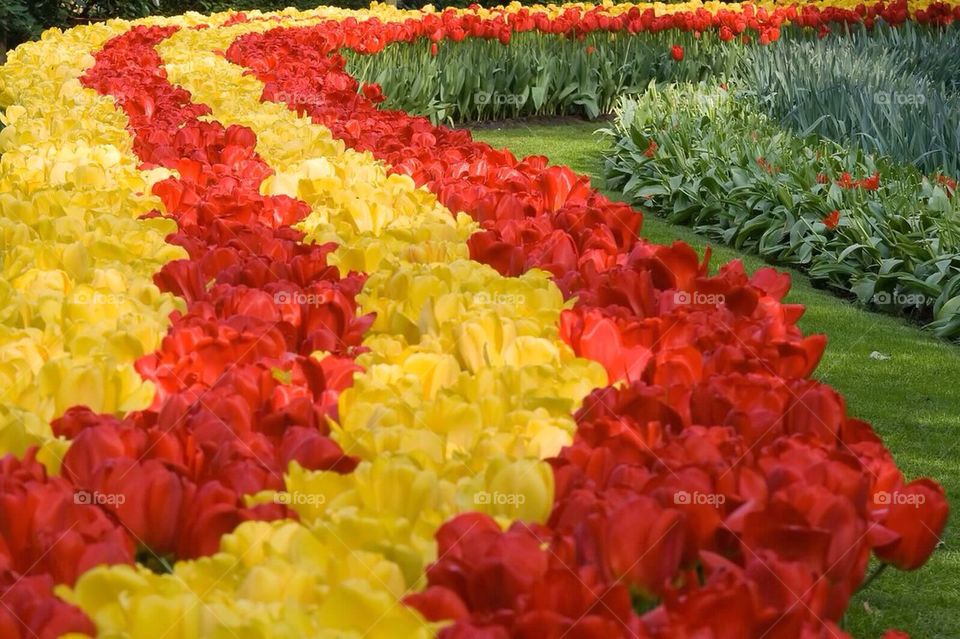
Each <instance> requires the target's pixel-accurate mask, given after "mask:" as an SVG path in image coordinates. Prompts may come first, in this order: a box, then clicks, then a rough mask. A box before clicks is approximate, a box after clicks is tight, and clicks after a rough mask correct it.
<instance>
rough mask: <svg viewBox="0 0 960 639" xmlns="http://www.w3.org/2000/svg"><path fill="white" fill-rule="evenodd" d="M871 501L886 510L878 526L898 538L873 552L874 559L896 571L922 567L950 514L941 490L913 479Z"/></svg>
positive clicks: (877, 495) (925, 481)
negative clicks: (875, 557)
mask: <svg viewBox="0 0 960 639" xmlns="http://www.w3.org/2000/svg"><path fill="white" fill-rule="evenodd" d="M874 501H876V502H877V503H878V504H879V505H881V506H886V510H887V512H886V515H885V516H882V517H881V518H880V522H881V523H882V524H883V526H884V527H886V528H888V529H889V530H891V531H893V532H894V533H896V534H897V535H898V538H897V540H896V541H893V542H891V543H888V544H886V545H884V546H881V547H879V548H877V549H876V550H875V552H876V555H877V557H878V558H879V559H880V560H881V561H884V562H886V563H889V564H893V565H894V566H896V567H897V568H899V569H900V570H916V569H917V568H919V567H920V566H922V565H923V564H925V563H926V561H927V559H929V558H930V555H931V554H932V553H933V550H934V548H936V546H937V544H938V543H940V535H941V534H943V528H944V526H946V523H947V516H948V515H949V513H950V506H949V505H948V504H947V499H946V494H945V493H944V490H943V487H942V486H940V485H939V484H937V483H936V482H934V481H932V480H930V479H927V478H923V479H917V480H915V481H912V482H910V483H909V484H907V485H906V486H904V487H903V488H901V489H900V490H896V491H893V492H889V493H876V494H875V495H874Z"/></svg>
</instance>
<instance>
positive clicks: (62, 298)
mask: <svg viewBox="0 0 960 639" xmlns="http://www.w3.org/2000/svg"><path fill="white" fill-rule="evenodd" d="M897 6H899V5H897ZM924 6H925V7H926V5H924ZM677 7H679V8H677V9H671V10H669V11H667V12H666V13H665V14H663V15H661V16H657V15H656V14H654V13H653V10H652V9H649V8H643V9H641V8H639V7H637V6H627V7H616V6H614V7H602V8H597V9H588V8H585V7H583V6H575V7H560V8H552V9H549V10H544V11H532V12H531V11H528V10H526V9H518V8H511V9H507V10H498V11H492V12H491V11H487V10H482V9H472V10H466V11H461V12H445V13H443V14H440V15H437V14H433V13H424V14H416V15H418V18H419V19H416V20H411V19H410V16H411V14H409V13H405V12H399V11H396V10H391V9H380V10H379V11H382V16H383V20H380V19H376V18H374V19H370V20H357V19H356V18H354V17H353V16H352V15H351V14H348V13H346V12H342V11H339V10H325V9H321V10H317V11H316V12H307V13H305V14H302V15H299V14H286V15H277V16H254V17H253V18H250V17H248V16H245V15H243V14H236V15H229V16H219V17H216V18H215V19H211V20H209V21H208V20H204V19H201V18H200V17H199V16H191V17H188V18H181V19H172V20H168V19H156V20H152V21H150V22H151V24H147V25H139V26H135V27H133V28H129V29H128V28H127V26H126V25H122V24H111V25H100V26H93V27H87V28H84V29H78V30H74V31H72V32H69V33H68V34H63V35H62V36H61V37H60V38H59V39H52V43H53V44H51V41H44V42H40V43H36V44H33V45H28V46H27V47H25V48H24V49H22V50H21V51H18V52H16V53H15V54H14V55H13V56H12V60H11V64H10V65H8V66H9V68H5V69H4V72H3V75H2V77H3V82H4V92H5V94H6V95H8V96H12V99H13V100H15V101H18V102H19V103H21V104H22V105H25V106H21V104H17V105H15V106H11V107H9V108H8V109H7V112H6V116H5V117H6V120H5V121H6V122H7V123H8V124H9V126H8V127H7V128H6V129H5V130H4V131H3V133H2V134H0V143H2V144H3V149H4V151H5V154H4V156H3V161H2V164H0V168H2V169H3V170H2V172H0V183H2V184H4V185H5V186H8V187H9V189H8V190H9V192H10V195H7V193H6V190H5V193H4V199H2V200H0V205H2V208H0V211H2V213H3V215H2V217H0V220H2V223H3V228H4V229H5V233H7V234H8V235H9V236H10V237H11V238H16V239H17V241H18V242H22V246H23V247H24V249H23V254H22V255H20V257H21V258H22V259H19V260H18V259H8V260H6V261H5V262H4V265H5V268H6V269H8V270H9V269H11V268H13V269H14V271H11V272H10V273H7V272H5V273H4V278H3V282H4V286H5V287H7V289H8V292H7V293H5V295H7V296H8V297H9V298H10V300H11V303H10V305H9V307H8V311H7V314H6V315H5V316H4V324H3V326H4V331H5V332H4V334H3V338H4V341H3V342H0V345H2V346H3V348H4V357H3V360H2V362H3V365H4V366H7V367H8V368H9V370H8V369H4V377H5V378H9V379H10V383H11V388H13V389H14V390H15V391H16V393H14V394H13V397H14V398H13V400H12V401H11V403H9V404H4V405H3V411H5V412H4V413H3V418H4V420H5V421H3V422H0V443H2V445H3V446H4V452H12V453H14V454H13V455H10V456H7V457H5V458H3V459H2V460H0V509H2V513H0V514H2V517H0V522H2V525H0V596H2V597H3V600H4V604H5V605H4V609H3V610H0V629H2V630H3V636H11V637H21V636H24V637H26V636H37V637H42V638H43V639H46V638H47V637H57V636H60V635H62V634H64V633H67V632H76V633H86V634H92V633H95V632H99V633H102V634H105V635H109V636H124V637H154V636H157V635H158V634H164V636H168V637H184V638H185V639H186V638H198V637H207V636H221V635H223V636H234V635H236V636H245V637H246V636H249V637H294V636H311V637H321V636H329V637H334V636H336V637H344V636H356V637H396V636H403V637H427V636H430V635H432V634H433V633H435V632H436V631H438V630H439V631H440V632H441V633H442V634H444V635H446V636H451V637H461V636H463V637H466V636H495V637H499V636H511V635H518V636H537V637H542V636H561V635H563V634H564V633H567V632H571V636H580V637H594V636H596V637H606V636H619V635H626V634H632V635H633V636H652V637H677V636H696V635H697V633H701V634H702V633H703V632H706V631H708V630H710V629H714V630H721V629H722V630H723V631H724V632H730V630H731V628H735V629H736V631H737V632H740V633H741V634H744V635H749V634H763V633H766V632H770V635H771V636H784V637H788V636H804V634H806V635H807V636H828V635H827V633H833V634H839V631H837V630H836V628H835V626H834V622H836V620H837V619H838V618H839V616H840V615H841V614H842V612H843V610H844V609H845V607H846V605H847V602H848V600H849V597H850V596H851V594H852V592H853V590H854V589H855V588H856V587H857V586H858V585H859V584H860V583H861V582H862V581H863V577H864V570H865V566H866V561H867V560H868V558H869V556H870V553H871V551H872V552H873V553H874V554H875V555H876V556H877V557H879V558H880V559H881V560H882V561H885V562H888V563H891V564H893V565H895V566H897V567H900V568H903V569H913V568H916V567H919V566H920V565H921V564H922V563H923V562H924V561H925V560H926V558H927V557H928V556H929V555H930V553H931V552H932V550H933V547H934V545H935V544H936V541H937V538H938V534H939V533H940V531H941V530H942V528H943V525H944V522H945V519H946V515H947V505H946V501H945V499H944V497H943V491H942V489H941V488H940V487H939V486H938V485H937V484H935V483H934V482H932V481H931V480H927V479H923V480H918V481H915V482H913V483H909V484H907V483H906V482H905V480H904V478H903V477H902V475H901V473H900V472H899V470H898V469H897V468H896V466H895V464H894V463H893V461H892V459H891V457H890V455H889V453H888V452H887V451H886V449H885V448H884V447H883V446H882V443H881V442H880V441H879V439H878V438H877V437H876V435H875V434H874V433H873V432H872V430H871V429H870V427H869V426H868V425H866V424H864V423H862V422H858V421H856V420H852V419H849V418H848V417H847V416H846V414H845V409H844V405H843V401H842V399H841V398H840V397H839V396H837V395H836V393H834V392H833V391H832V390H830V389H829V388H827V387H825V386H823V385H821V384H818V383H816V382H813V381H811V380H809V379H808V378H809V376H810V374H811V372H812V371H813V369H814V368H815V366H816V364H817V362H818V361H819V358H820V355H821V353H822V350H823V348H824V345H825V340H824V339H823V338H822V337H816V336H815V337H804V336H803V335H802V334H801V332H800V331H799V329H798V328H797V326H796V321H797V319H798V318H799V317H800V314H801V312H802V309H800V308H798V307H795V306H791V305H787V304H782V303H781V300H782V298H783V296H784V295H785V293H786V291H787V289H788V287H789V279H788V278H787V277H786V276H783V275H779V274H777V273H775V272H773V271H772V270H769V269H765V270H762V271H759V272H758V273H756V274H754V275H753V276H752V277H748V276H747V275H746V273H745V272H744V270H743V267H742V266H741V265H740V264H739V263H733V264H730V265H727V266H726V267H724V268H722V269H721V270H720V272H719V273H718V274H716V275H713V276H711V275H709V269H708V266H707V262H706V260H704V261H702V262H701V260H700V259H699V258H698V256H697V255H696V254H695V252H694V251H693V250H692V249H691V248H690V247H688V246H686V245H683V244H679V243H678V244H675V245H673V246H670V247H666V246H658V245H653V244H650V243H648V242H646V241H644V240H642V239H640V238H639V237H638V235H637V234H638V231H639V228H640V223H641V218H640V216H639V215H638V214H637V213H636V212H634V211H633V210H632V209H630V208H629V207H628V206H626V205H623V204H619V203H614V202H611V201H610V200H608V199H607V198H605V197H604V196H602V195H601V194H599V193H598V192H596V191H595V190H593V189H592V188H591V187H590V185H589V182H588V180H587V179H586V178H585V177H583V176H579V175H577V174H575V173H574V172H572V171H571V170H569V169H568V168H565V167H553V166H548V164H547V162H546V159H545V158H542V157H532V158H527V159H525V160H517V159H516V158H515V157H513V156H512V155H511V154H510V153H509V152H507V151H495V150H493V149H491V148H490V147H489V146H487V145H483V144H478V143H475V142H473V141H472V140H471V138H470V135H469V133H467V132H464V131H452V130H449V129H445V128H442V127H433V126H431V125H430V124H429V122H427V121H426V120H424V119H422V118H412V117H410V116H408V115H406V114H404V113H400V112H390V111H381V110H378V109H377V108H376V104H377V103H379V102H380V101H382V98H383V96H382V93H381V91H380V89H379V87H377V86H375V85H368V86H363V87H361V86H359V85H358V84H357V82H356V81H355V80H354V79H353V78H351V77H350V76H349V75H347V74H346V73H345V72H344V70H343V59H342V58H341V57H340V56H339V55H338V54H337V50H338V49H340V48H343V47H349V48H352V49H354V50H358V51H364V52H376V51H378V50H379V49H380V48H382V47H383V46H384V45H385V44H387V43H389V42H393V41H398V40H404V39H413V38H418V37H422V36H428V37H430V38H432V39H433V40H434V41H436V40H439V39H442V38H445V37H449V38H450V39H453V40H456V39H458V38H462V37H466V36H467V35H473V36H480V37H495V38H497V39H500V40H501V41H505V40H507V41H508V40H509V36H510V33H511V32H512V31H515V30H530V29H540V30H544V31H549V32H552V33H564V34H569V35H577V33H579V32H582V30H583V29H587V30H598V29H599V30H614V29H617V30H624V29H625V30H632V31H640V30H651V29H656V30H659V29H665V28H690V29H697V30H701V28H713V27H718V26H721V25H723V26H725V27H726V28H730V29H737V33H740V32H742V31H743V30H744V29H746V28H750V29H755V30H757V31H764V30H770V29H775V28H777V26H778V25H779V24H780V22H782V21H783V20H784V19H787V18H789V19H791V20H793V19H794V17H797V16H798V15H799V14H797V12H796V10H794V11H793V16H791V14H789V13H783V14H781V13H778V11H779V9H777V10H770V11H768V10H766V9H759V10H756V11H754V9H753V8H752V7H748V8H746V9H743V10H742V11H740V12H738V13H736V14H732V13H731V15H730V16H727V14H726V13H723V12H724V11H726V10H725V9H722V8H717V7H712V6H711V7H710V8H709V9H706V8H699V9H695V10H693V11H692V12H691V11H687V9H688V7H686V6H685V5H677ZM817 11H820V12H821V13H822V14H829V15H831V16H832V17H830V18H829V20H831V21H836V20H839V21H844V20H852V19H860V18H861V17H863V16H865V15H867V14H866V10H864V11H859V10H852V11H850V12H848V13H835V12H834V13H831V11H833V10H832V9H831V8H830V7H827V8H825V9H822V10H821V9H817ZM836 11H847V10H845V9H844V10H840V9H837V10H836ZM871 11H875V12H876V13H877V14H879V13H881V12H884V11H899V9H896V8H892V9H886V8H884V7H880V8H876V9H874V10H871ZM927 11H928V12H929V14H928V15H929V16H932V17H931V18H930V19H931V20H933V19H936V20H944V19H947V17H949V15H952V14H950V13H949V12H947V13H944V12H943V11H941V10H940V9H936V8H929V9H927ZM375 12H376V11H375ZM363 15H364V14H361V17H362V16H363ZM871 15H873V14H871ZM891 15H893V14H891ZM738 16H739V18H742V19H743V20H745V23H744V25H743V26H742V27H741V26H739V23H738V22H737V20H738ZM854 16H856V17H854ZM905 18H906V14H905V15H904V19H905ZM797 19H798V20H799V19H800V18H799V17H797ZM811 19H812V18H811ZM885 19H886V18H885ZM817 24H821V23H817ZM276 26H281V27H284V28H280V29H273V30H269V29H272V28H273V27H276ZM810 26H816V25H814V24H811V25H810ZM186 27H193V28H186ZM294 27H296V28H294ZM59 47H62V51H63V53H62V54H60V55H54V56H51V51H52V50H59V49H58V48H59ZM91 47H92V48H93V49H94V50H93V51H91ZM88 53H92V54H93V55H87V54H88ZM47 56H50V59H47ZM64 56H66V57H64ZM31 65H36V67H37V68H40V69H42V70H43V71H44V72H45V73H47V74H48V76H49V77H50V78H52V79H50V80H49V82H44V83H40V84H41V85H42V86H39V87H38V88H33V87H32V86H31V78H30V76H31V75H32V74H33V73H35V71H34V70H33V67H32V66H31ZM50 96H58V97H57V99H56V100H54V107H55V109H54V111H55V116H54V119H49V118H48V117H44V116H43V115H42V112H43V109H44V106H43V105H44V104H45V100H50V99H51V98H50ZM26 107H29V109H28V108H26ZM57 118H63V119H62V120H58V119H57ZM78 123H82V126H80V125H78ZM71 125H75V126H71ZM148 193H149V195H147V194H148ZM37 256H41V257H42V259H41V257H37ZM31 260H35V261H36V262H37V263H38V264H39V265H40V266H37V267H31V266H30V264H31ZM8 275H9V277H8ZM151 276H152V281H151ZM7 282H10V283H11V284H9V285H8V284H7ZM85 287H86V288H85ZM7 289H5V290H7ZM81 293H82V294H84V295H87V294H90V295H94V296H97V295H99V296H101V297H102V296H105V295H110V297H109V298H107V299H105V300H102V299H100V297H94V298H93V299H94V302H93V306H92V307H90V308H88V309H85V310H83V311H82V312H81V311H80V310H78V309H76V308H75V307H74V306H72V305H71V302H69V301H68V299H67V298H68V296H69V295H78V294H81ZM164 331H166V335H165V336H162V333H163V332H164ZM608 384H612V385H608ZM49 422H52V428H51V427H50V426H49V425H48V424H49ZM25 425H26V426H25ZM32 446H39V448H37V449H34V448H31V447H32ZM38 460H40V461H38ZM544 460H549V461H544ZM41 462H42V463H41ZM883 495H886V496H887V498H885V499H882V498H881V496H883ZM58 585H59V586H58ZM57 586H58V587H57ZM55 587H56V588H55ZM424 588H426V589H425V590H424ZM54 589H55V592H56V595H54ZM412 591H413V592H416V591H422V592H417V594H413V595H410V593H411V592H412ZM404 600H405V601H406V602H407V603H408V604H409V605H408V606H403V605H399V604H400V602H401V601H404ZM721 613H722V614H721ZM441 626H444V627H442V629H441ZM774 631H776V632H774Z"/></svg>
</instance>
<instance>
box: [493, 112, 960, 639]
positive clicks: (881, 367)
mask: <svg viewBox="0 0 960 639" xmlns="http://www.w3.org/2000/svg"><path fill="white" fill-rule="evenodd" d="M596 128H598V125H596V124H591V123H574V124H563V125H559V126H538V125H532V126H520V127H511V128H503V129H484V130H479V131H475V132H474V138H476V139H478V140H482V141H485V142H488V143H490V144H491V145H493V146H494V147H497V148H500V147H507V148H509V149H510V150H511V151H513V153H514V154H515V155H517V156H518V157H522V156H526V155H533V154H539V155H546V156H547V157H549V158H550V161H551V162H552V163H554V164H565V165H567V166H569V167H571V168H572V169H574V170H575V171H577V172H579V173H583V174H587V175H590V176H591V178H592V179H593V185H594V186H595V187H597V188H601V189H602V188H603V178H602V177H601V175H600V173H601V165H602V160H601V153H602V151H603V149H604V143H603V142H602V140H601V139H600V138H599V137H597V136H595V135H593V131H594V130H595V129H596ZM642 235H643V236H644V237H647V238H649V239H650V240H652V241H655V242H659V243H671V242H673V241H675V240H683V241H684V242H688V243H689V244H691V245H692V246H693V247H694V248H695V249H697V251H698V252H700V253H701V254H702V253H703V250H704V248H705V247H706V246H707V244H708V240H707V239H706V238H704V237H702V236H700V235H697V234H696V233H694V232H693V231H691V230H690V229H687V228H685V227H679V226H675V225H673V224H669V223H667V222H665V221H663V220H660V219H656V218H653V217H651V216H649V215H648V216H646V218H645V219H644V223H643V232H642ZM711 246H712V247H713V252H714V257H713V260H712V262H713V265H714V266H718V265H720V264H723V263H725V262H728V261H730V260H732V259H736V258H740V259H742V260H743V261H744V264H745V265H746V267H747V269H748V271H751V272H752V271H754V270H756V269H757V268H760V267H762V266H764V265H765V263H764V261H763V260H762V259H760V258H758V257H756V256H754V255H746V254H743V253H739V252H737V251H735V250H733V249H730V248H728V247H725V246H717V245H715V244H711ZM780 270H786V271H788V272H790V273H791V275H792V276H793V288H792V290H791V292H790V294H789V296H788V298H787V301H790V302H794V303H800V304H804V305H805V306H806V307H807V312H806V314H805V315H804V317H803V319H802V320H801V322H800V325H801V327H802V328H803V330H804V332H805V333H808V334H809V333H825V334H826V335H827V336H828V337H829V345H828V346H827V352H826V354H825V356H824V358H823V361H822V362H821V364H820V368H819V370H818V372H817V377H818V378H819V379H820V380H822V381H823V382H825V383H827V384H830V385H831V386H833V387H834V388H836V389H837V390H839V391H840V392H841V393H843V395H844V397H846V399H847V407H848V410H849V412H850V414H852V415H854V416H856V417H859V418H861V419H865V420H867V421H869V422H870V423H872V424H873V426H874V428H875V429H876V430H877V432H879V433H880V435H881V436H882V437H883V439H884V441H885V442H886V444H887V446H888V447H889V448H890V450H891V451H892V452H893V455H894V457H895V458H896V460H897V463H898V464H899V465H900V468H901V469H903V472H904V473H905V474H906V475H907V477H908V478H913V477H918V476H923V475H927V476H930V477H933V478H935V479H936V480H937V481H939V482H940V483H942V484H943V485H944V487H945V488H946V490H947V494H948V497H949V499H950V501H951V503H952V504H954V505H956V504H960V347H958V346H955V345H952V344H947V343H944V342H941V341H938V340H936V339H934V338H932V337H930V336H929V335H927V334H925V333H924V332H922V331H921V330H920V329H919V328H917V327H915V326H913V325H910V324H907V323H906V322H904V321H901V320H899V319H896V318H893V317H887V316H884V315H879V314H876V313H872V312H869V311H866V310H863V309H861V308H858V307H857V306H855V305H854V304H852V303H850V302H848V301H845V300H841V299H839V298H837V297H835V296H833V295H831V294H830V293H828V292H826V291H822V290H818V289H816V288H814V287H813V286H811V284H810V280H809V279H808V278H807V277H806V276H804V275H803V274H801V273H799V272H798V271H794V270H791V269H780ZM874 352H876V353H881V354H882V355H884V356H886V357H888V358H889V359H876V358H872V357H871V353H874ZM875 357H876V356H875ZM943 542H944V543H943V544H942V545H941V548H940V549H939V550H938V551H937V552H936V553H935V554H934V556H933V557H932V558H931V560H930V561H929V562H928V563H927V565H926V566H924V567H923V568H921V569H920V570H918V571H915V572H912V573H903V572H899V571H895V570H888V571H887V572H886V573H884V574H883V575H882V576H881V577H880V578H879V579H877V580H876V581H875V582H873V584H872V585H871V586H870V588H869V589H868V590H866V591H863V592H861V593H859V594H858V595H857V596H856V598H855V599H854V601H853V602H852V604H851V606H850V609H849V612H848V613H847V618H846V619H845V623H844V627H845V628H846V629H847V631H848V632H851V633H852V634H853V635H854V636H855V637H858V638H867V639H869V638H873V637H879V636H880V635H881V634H882V632H883V631H884V630H885V629H887V628H899V629H901V630H906V631H908V632H909V633H911V635H912V636H913V638H914V639H957V638H960V553H958V551H957V546H958V543H960V537H958V529H957V526H956V525H954V522H953V521H951V522H950V524H948V527H947V531H946V532H945V533H944V539H943Z"/></svg>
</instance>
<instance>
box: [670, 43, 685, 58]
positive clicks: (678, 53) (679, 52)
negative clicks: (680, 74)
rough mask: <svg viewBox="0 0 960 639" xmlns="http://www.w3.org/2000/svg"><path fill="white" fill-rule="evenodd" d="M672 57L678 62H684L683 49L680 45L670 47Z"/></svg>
mask: <svg viewBox="0 0 960 639" xmlns="http://www.w3.org/2000/svg"><path fill="white" fill-rule="evenodd" d="M670 57H671V58H673V59H674V60H675V61H677V62H680V61H681V60H683V47H681V46H680V45H679V44H675V45H673V46H672V47H670Z"/></svg>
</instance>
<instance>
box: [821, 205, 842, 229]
mask: <svg viewBox="0 0 960 639" xmlns="http://www.w3.org/2000/svg"><path fill="white" fill-rule="evenodd" d="M821 221H822V222H823V225H824V226H825V227H827V228H828V229H830V230H831V231H832V230H833V229H835V228H837V225H838V224H840V211H837V210H836V209H834V210H833V211H831V212H830V214H829V215H827V216H825V217H824V218H823V220H821Z"/></svg>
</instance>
